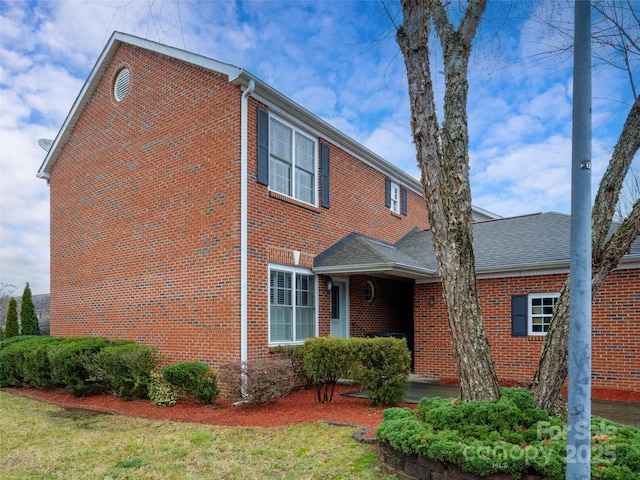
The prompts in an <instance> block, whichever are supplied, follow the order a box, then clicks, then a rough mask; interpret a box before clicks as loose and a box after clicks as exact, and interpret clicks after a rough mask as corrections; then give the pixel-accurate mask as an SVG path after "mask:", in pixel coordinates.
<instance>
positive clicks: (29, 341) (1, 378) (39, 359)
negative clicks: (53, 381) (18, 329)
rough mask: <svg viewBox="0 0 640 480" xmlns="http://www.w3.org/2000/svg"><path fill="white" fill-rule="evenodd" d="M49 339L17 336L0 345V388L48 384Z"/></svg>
mask: <svg viewBox="0 0 640 480" xmlns="http://www.w3.org/2000/svg"><path fill="white" fill-rule="evenodd" d="M55 341H56V340H55V339H52V338H51V337H37V336H18V337H12V338H11V339H9V340H5V341H3V342H2V344H1V345H0V387H10V386H31V387H44V386H48V385H49V383H50V368H49V364H48V360H47V358H46V352H47V348H48V345H50V344H52V343H54V342H55Z"/></svg>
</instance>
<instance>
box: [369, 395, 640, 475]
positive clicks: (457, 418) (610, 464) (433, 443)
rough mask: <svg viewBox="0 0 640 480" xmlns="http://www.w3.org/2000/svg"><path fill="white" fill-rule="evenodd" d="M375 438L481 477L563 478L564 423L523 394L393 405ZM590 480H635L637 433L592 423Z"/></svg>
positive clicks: (639, 449) (639, 468)
mask: <svg viewBox="0 0 640 480" xmlns="http://www.w3.org/2000/svg"><path fill="white" fill-rule="evenodd" d="M383 418H384V420H383V422H382V423H381V424H380V425H379V426H378V428H377V429H376V435H377V437H378V439H380V441H382V442H387V443H388V444H389V445H390V446H391V447H393V448H394V449H396V450H398V451H400V452H403V453H405V454H408V455H413V454H419V455H423V456H425V457H427V458H430V459H432V460H437V461H440V462H445V463H449V464H455V465H458V466H459V467H460V468H461V469H462V470H464V471H467V472H471V473H474V474H476V475H480V476H489V475H494V474H500V473H507V474H510V475H513V476H514V477H516V478H519V477H521V476H522V475H523V474H526V473H533V474H537V475H541V476H542V477H544V478H545V479H549V480H563V479H564V478H565V459H566V455H567V453H566V452H567V450H566V446H567V437H566V431H567V426H566V424H565V423H564V422H562V421H561V420H559V419H557V418H554V417H550V416H549V415H548V414H547V412H545V411H544V410H539V409H536V408H535V406H534V404H533V400H532V398H531V396H530V394H529V392H528V391H526V390H524V389H518V388H515V389H502V396H501V398H499V399H497V400H491V401H487V402H467V403H458V402H456V401H451V400H443V399H440V398H423V399H422V400H421V401H420V403H419V405H418V409H417V411H414V410H411V409H409V408H391V409H387V410H385V411H384V413H383ZM591 425H592V442H591V447H592V453H591V460H592V463H591V478H593V479H617V480H632V479H637V478H640V461H639V460H638V458H640V429H637V428H634V427H624V426H622V425H619V424H617V423H615V422H611V421H609V420H604V419H593V420H592V422H591Z"/></svg>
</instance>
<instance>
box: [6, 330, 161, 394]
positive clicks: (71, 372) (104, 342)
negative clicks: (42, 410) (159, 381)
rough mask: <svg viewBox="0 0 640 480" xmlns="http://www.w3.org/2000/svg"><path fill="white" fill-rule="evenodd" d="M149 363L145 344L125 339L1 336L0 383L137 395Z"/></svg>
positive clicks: (150, 357) (145, 381) (142, 388)
mask: <svg viewBox="0 0 640 480" xmlns="http://www.w3.org/2000/svg"><path fill="white" fill-rule="evenodd" d="M154 365H155V357H154V355H153V353H152V350H151V349H150V348H149V347H147V346H143V345H138V344H136V343H134V342H131V341H128V340H108V339H106V338H93V337H86V338H59V337H43V336H19V337H14V338H11V339H9V340H5V341H3V342H0V387H10V386H24V387H43V388H63V389H66V390H68V391H69V392H71V393H72V394H73V395H75V396H77V397H79V396H84V395H91V394H97V393H103V392H109V391H111V392H112V393H113V394H114V395H116V396H119V397H123V398H140V397H144V396H146V394H147V385H148V382H149V374H150V372H151V370H152V369H153V367H154Z"/></svg>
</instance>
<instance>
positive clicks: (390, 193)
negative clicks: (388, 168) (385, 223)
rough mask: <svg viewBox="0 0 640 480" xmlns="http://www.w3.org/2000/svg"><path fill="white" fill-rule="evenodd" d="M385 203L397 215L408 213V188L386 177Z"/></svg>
mask: <svg viewBox="0 0 640 480" xmlns="http://www.w3.org/2000/svg"><path fill="white" fill-rule="evenodd" d="M384 204H385V206H386V207H388V208H389V210H391V211H392V212H393V213H395V214H397V215H400V214H402V215H406V214H407V189H406V188H405V187H401V186H399V185H398V184H397V183H395V182H393V181H391V179H390V178H386V179H385V182H384Z"/></svg>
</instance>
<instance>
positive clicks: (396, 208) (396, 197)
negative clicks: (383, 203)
mask: <svg viewBox="0 0 640 480" xmlns="http://www.w3.org/2000/svg"><path fill="white" fill-rule="evenodd" d="M389 191H390V194H391V206H390V207H389V208H390V209H391V211H392V212H393V213H398V214H399V213H400V187H399V186H398V185H397V184H395V183H393V182H391V185H390V189H389Z"/></svg>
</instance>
